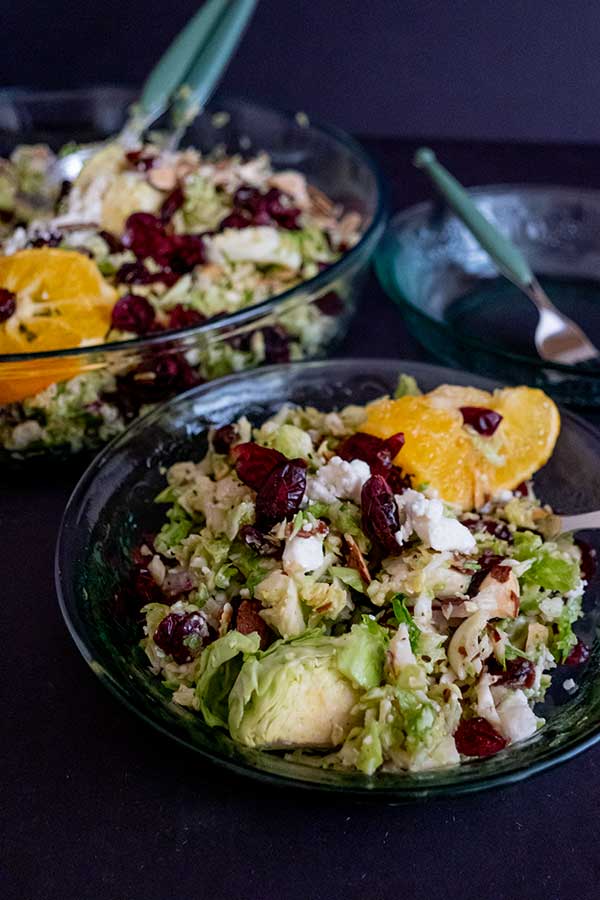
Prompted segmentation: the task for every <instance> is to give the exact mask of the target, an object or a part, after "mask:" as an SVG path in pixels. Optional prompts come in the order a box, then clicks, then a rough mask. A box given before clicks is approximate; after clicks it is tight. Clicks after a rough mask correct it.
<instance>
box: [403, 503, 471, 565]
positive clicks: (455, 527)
mask: <svg viewBox="0 0 600 900" xmlns="http://www.w3.org/2000/svg"><path fill="white" fill-rule="evenodd" d="M396 503H397V506H398V511H399V513H400V516H401V517H402V518H403V520H404V521H403V523H402V526H401V528H400V530H399V531H397V532H396V540H397V541H398V543H399V545H400V546H402V544H404V543H405V541H407V540H408V539H409V538H410V536H411V535H412V534H413V532H415V533H416V534H417V535H418V537H420V539H421V540H422V541H423V543H424V544H425V545H426V546H428V547H431V549H432V550H453V551H455V552H457V553H472V552H473V550H475V547H476V546H477V545H476V541H475V538H474V537H473V535H472V534H471V532H470V531H469V529H468V528H466V526H465V525H462V524H461V522H459V521H458V519H454V518H450V517H449V516H445V515H444V505H443V503H442V501H441V500H437V499H436V500H430V499H428V498H427V497H425V496H424V494H421V493H420V492H419V491H414V490H412V488H409V489H408V490H407V491H405V492H404V493H403V494H399V495H398V494H397V495H396Z"/></svg>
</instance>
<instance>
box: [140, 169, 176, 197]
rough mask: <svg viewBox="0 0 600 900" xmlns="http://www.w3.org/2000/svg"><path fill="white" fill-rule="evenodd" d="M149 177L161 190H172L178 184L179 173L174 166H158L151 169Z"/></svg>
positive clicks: (153, 185) (154, 185)
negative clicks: (176, 172) (177, 173)
mask: <svg viewBox="0 0 600 900" xmlns="http://www.w3.org/2000/svg"><path fill="white" fill-rule="evenodd" d="M146 177H147V179H148V181H149V182H150V184H151V185H152V187H154V188H156V189H157V190H159V191H172V190H173V189H174V187H175V185H176V184H177V175H176V174H175V169H174V167H173V166H157V167H156V168H153V169H149V170H148V174H147V176H146Z"/></svg>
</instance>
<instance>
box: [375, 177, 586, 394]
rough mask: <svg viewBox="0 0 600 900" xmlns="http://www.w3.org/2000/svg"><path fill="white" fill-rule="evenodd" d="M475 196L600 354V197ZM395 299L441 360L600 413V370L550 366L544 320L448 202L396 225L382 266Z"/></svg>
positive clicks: (565, 191)
mask: <svg viewBox="0 0 600 900" xmlns="http://www.w3.org/2000/svg"><path fill="white" fill-rule="evenodd" d="M469 193H470V194H471V195H472V197H473V199H474V200H475V201H476V203H477V205H478V206H479V208H480V209H481V211H482V212H483V213H484V215H485V216H486V217H487V218H488V219H490V220H491V221H492V222H493V223H494V224H495V225H497V226H498V228H499V229H500V231H502V232H503V233H504V234H505V235H507V236H508V237H509V238H510V239H511V240H512V241H513V242H514V243H515V244H516V245H517V246H518V247H520V249H521V250H522V251H523V252H524V253H525V256H526V257H527V259H528V261H529V263H530V264H531V267H532V268H533V270H534V272H535V273H536V274H537V275H538V276H539V277H540V281H541V283H542V284H543V285H544V286H545V287H546V289H547V292H548V294H549V296H550V298H551V299H552V300H553V301H554V302H555V303H556V305H557V306H558V307H559V308H560V309H561V310H562V311H563V312H565V313H566V314H567V315H568V316H570V317H571V318H573V319H574V320H575V321H576V322H578V323H579V324H580V325H581V326H582V327H583V328H584V330H585V331H586V332H587V334H588V335H589V337H590V338H591V339H592V340H593V341H594V342H595V343H596V345H597V346H599V347H600V191H597V190H586V189H583V188H568V187H554V186H548V187H545V186H534V185H529V186H521V185H494V186H492V187H478V188H472V189H471V190H470V191H469ZM376 268H377V273H378V275H379V277H380V280H381V283H382V285H383V287H384V288H385V290H386V291H387V293H388V294H389V295H390V296H391V297H392V298H393V299H394V300H395V301H396V302H397V303H398V305H399V306H400V309H401V310H402V313H403V315H404V318H405V321H406V323H407V325H408V327H409V328H410V330H411V331H412V332H413V334H414V335H415V337H417V338H418V340H419V341H421V343H422V344H423V345H424V346H425V347H426V348H427V349H428V350H430V351H431V353H432V354H433V356H435V358H436V359H439V360H442V361H443V362H445V363H448V364H450V365H453V366H456V367H457V368H461V369H470V370H472V371H475V372H480V373H481V374H482V375H488V376H490V377H494V378H499V379H501V380H502V381H506V382H513V383H523V384H532V385H537V386H538V387H541V388H542V389H543V390H546V391H548V392H549V393H551V394H552V395H553V396H554V397H555V398H556V399H557V400H559V401H561V402H563V403H569V404H575V405H579V406H598V405H600V361H599V362H595V363H589V364H585V365H583V366H577V367H574V366H564V365H560V364H553V363H548V362H544V361H543V360H542V359H541V358H540V357H539V356H538V355H537V354H536V352H535V347H534V343H533V335H534V330H535V326H536V323H537V313H536V310H535V309H534V307H533V305H532V304H531V302H530V301H529V300H528V299H527V298H526V297H525V296H523V295H522V294H521V293H520V292H519V290H518V289H517V288H516V287H514V286H513V285H512V284H510V283H509V282H508V281H506V279H503V278H499V277H498V272H497V270H496V268H495V267H494V264H493V263H492V262H491V260H490V258H489V256H488V255H487V253H486V252H485V250H483V249H482V248H481V247H480V246H479V244H478V243H477V242H476V240H475V239H474V238H473V236H472V235H471V233H470V232H469V231H468V230H467V229H466V228H465V226H464V225H463V224H462V222H460V221H459V220H458V219H457V218H456V216H454V215H453V214H452V213H451V212H450V211H449V210H448V208H447V207H446V206H445V205H444V204H443V203H441V202H438V203H421V204H419V205H418V206H413V207H411V208H410V209H406V210H403V211H402V212H400V213H398V214H397V215H396V216H394V218H393V219H392V221H391V223H390V226H389V228H388V230H387V232H386V235H385V237H384V239H383V241H382V242H381V245H380V248H379V250H378V253H377V259H376Z"/></svg>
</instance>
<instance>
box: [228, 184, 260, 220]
mask: <svg viewBox="0 0 600 900" xmlns="http://www.w3.org/2000/svg"><path fill="white" fill-rule="evenodd" d="M233 205H234V207H239V208H241V209H247V210H248V211H249V212H252V213H254V212H256V211H257V210H258V209H260V208H261V206H262V194H261V192H260V191H259V190H258V188H255V187H250V185H248V184H243V185H241V186H240V187H239V188H238V189H237V191H236V192H235V194H234V195H233Z"/></svg>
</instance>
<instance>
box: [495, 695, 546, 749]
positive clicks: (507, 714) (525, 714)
mask: <svg viewBox="0 0 600 900" xmlns="http://www.w3.org/2000/svg"><path fill="white" fill-rule="evenodd" d="M497 709H498V716H499V717H500V728H501V729H502V734H503V735H504V737H505V738H506V739H507V740H509V741H510V742H511V743H514V741H524V740H525V738H528V737H531V735H532V734H535V732H536V731H537V726H538V718H537V716H536V715H535V713H534V712H533V710H532V709H531V707H530V706H529V703H528V701H527V697H526V696H525V694H524V693H523V691H521V690H516V691H508V692H507V693H506V695H505V697H504V698H503V699H502V701H501V702H500V703H499V704H498V707H497Z"/></svg>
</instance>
